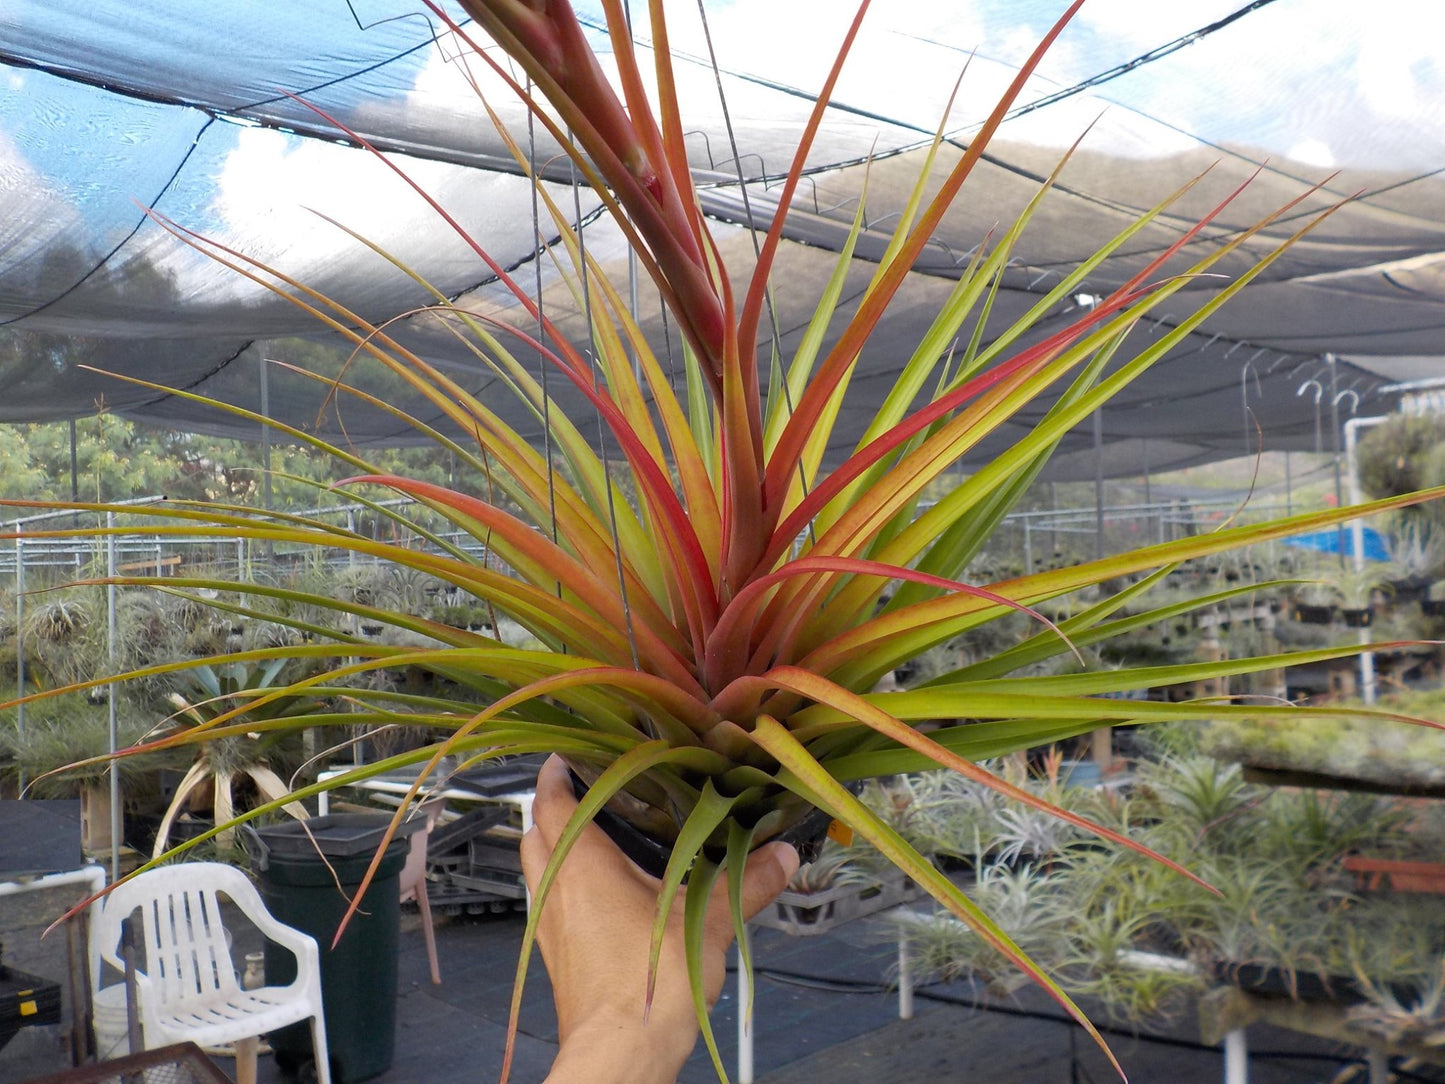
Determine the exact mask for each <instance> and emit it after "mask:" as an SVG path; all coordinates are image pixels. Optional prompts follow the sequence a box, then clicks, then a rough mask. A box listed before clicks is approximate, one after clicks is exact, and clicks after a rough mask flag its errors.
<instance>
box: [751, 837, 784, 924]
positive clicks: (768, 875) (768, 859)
mask: <svg viewBox="0 0 1445 1084" xmlns="http://www.w3.org/2000/svg"><path fill="white" fill-rule="evenodd" d="M797 872H798V852H797V851H796V850H795V849H794V848H793V846H792V844H790V843H783V842H781V841H774V842H772V843H767V844H764V845H763V846H761V847H759V848H758V849H757V850H756V851H754V852H753V853H752V854H750V855H748V864H747V865H746V866H745V867H744V868H743V891H742V904H743V918H744V919H750V918H752V917H753V916H754V915H755V914H757V913H758V912H759V911H761V910H762V909H763V908H764V907H766V906H767V905H768V904H770V903H772V902H773V900H775V899H776V898H777V896H778V893H779V892H781V891H782V890H783V889H785V888H787V887H788V882H789V881H791V880H792V879H793V874H795V873H797Z"/></svg>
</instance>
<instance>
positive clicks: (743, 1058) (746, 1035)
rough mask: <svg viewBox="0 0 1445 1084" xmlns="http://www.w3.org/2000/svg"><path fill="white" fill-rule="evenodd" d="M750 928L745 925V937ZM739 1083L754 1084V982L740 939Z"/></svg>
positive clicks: (738, 950)
mask: <svg viewBox="0 0 1445 1084" xmlns="http://www.w3.org/2000/svg"><path fill="white" fill-rule="evenodd" d="M747 936H748V928H747V927H746V926H744V927H743V937H747ZM737 953H738V1084H753V1014H752V1011H751V1008H752V1001H753V987H752V982H751V980H750V979H749V977H748V969H747V968H746V967H744V966H743V943H742V941H741V940H739V941H738V948H737Z"/></svg>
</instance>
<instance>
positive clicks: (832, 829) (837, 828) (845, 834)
mask: <svg viewBox="0 0 1445 1084" xmlns="http://www.w3.org/2000/svg"><path fill="white" fill-rule="evenodd" d="M828 838H829V839H831V840H832V841H833V842H834V843H836V844H838V846H840V847H851V846H853V829H851V828H849V827H848V826H847V825H846V824H844V823H843V822H842V821H832V822H831V823H830V824H829V825H828Z"/></svg>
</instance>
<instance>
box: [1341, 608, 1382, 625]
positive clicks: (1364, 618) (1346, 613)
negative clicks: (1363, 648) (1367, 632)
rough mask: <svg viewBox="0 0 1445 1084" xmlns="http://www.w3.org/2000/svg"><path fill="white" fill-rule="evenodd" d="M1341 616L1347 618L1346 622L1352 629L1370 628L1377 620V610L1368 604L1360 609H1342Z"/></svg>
mask: <svg viewBox="0 0 1445 1084" xmlns="http://www.w3.org/2000/svg"><path fill="white" fill-rule="evenodd" d="M1340 616H1341V617H1343V618H1344V619H1345V624H1346V625H1348V626H1349V627H1350V628H1352V629H1365V628H1369V627H1370V625H1372V624H1373V623H1374V621H1375V611H1374V610H1372V609H1370V608H1369V607H1368V606H1366V607H1363V608H1360V609H1354V608H1351V609H1345V610H1341V611H1340Z"/></svg>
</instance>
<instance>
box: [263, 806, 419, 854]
mask: <svg viewBox="0 0 1445 1084" xmlns="http://www.w3.org/2000/svg"><path fill="white" fill-rule="evenodd" d="M391 821H392V818H391V817H390V816H389V815H387V814H385V813H330V814H328V815H326V816H324V817H311V818H309V819H308V820H304V821H298V820H292V821H287V822H285V823H284V824H269V825H266V826H265V827H262V828H257V829H256V835H257V836H259V837H260V840H261V843H262V844H263V845H264V846H265V849H266V851H267V853H269V854H275V855H302V854H316V853H317V852H320V853H321V854H324V855H328V856H330V857H334V858H346V857H349V856H351V855H357V854H365V853H366V852H367V851H374V850H376V848H377V847H378V846H380V845H381V840H382V837H383V836H385V835H386V830H387V828H388V826H390V824H391ZM425 829H426V818H425V817H412V818H411V819H409V820H405V821H402V822H401V824H399V825H397V829H396V835H395V837H394V838H393V842H395V841H396V840H399V839H403V838H405V837H406V836H410V835H411V834H412V833H414V832H421V831H424V830H425Z"/></svg>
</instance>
